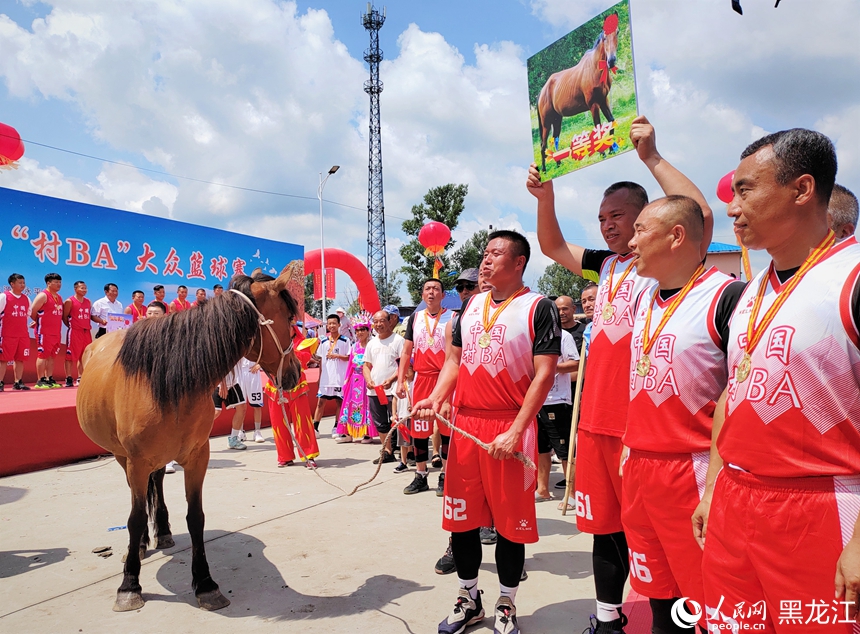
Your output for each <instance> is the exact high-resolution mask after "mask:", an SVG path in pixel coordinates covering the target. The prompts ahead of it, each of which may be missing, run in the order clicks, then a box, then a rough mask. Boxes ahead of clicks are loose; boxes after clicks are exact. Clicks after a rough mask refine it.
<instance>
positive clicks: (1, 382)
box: [0, 381, 3, 392]
mask: <svg viewBox="0 0 860 634" xmlns="http://www.w3.org/2000/svg"><path fill="white" fill-rule="evenodd" d="M2 391H3V381H0V392H2Z"/></svg>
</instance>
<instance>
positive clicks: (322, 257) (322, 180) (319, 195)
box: [317, 165, 340, 323]
mask: <svg viewBox="0 0 860 634" xmlns="http://www.w3.org/2000/svg"><path fill="white" fill-rule="evenodd" d="M339 169H340V165H332V166H331V169H330V170H329V171H328V174H326V177H325V178H323V175H322V172H320V186H319V189H318V190H317V198H319V201H320V266H321V267H322V275H321V276H320V277H321V279H322V315H320V321H321V322H323V323H325V316H326V305H325V299H326V296H325V244H324V242H323V198H322V195H323V187H325V184H326V181H327V180H328V178H329V176H331V175H332V174H334V173H335V172H336V171H338V170H339Z"/></svg>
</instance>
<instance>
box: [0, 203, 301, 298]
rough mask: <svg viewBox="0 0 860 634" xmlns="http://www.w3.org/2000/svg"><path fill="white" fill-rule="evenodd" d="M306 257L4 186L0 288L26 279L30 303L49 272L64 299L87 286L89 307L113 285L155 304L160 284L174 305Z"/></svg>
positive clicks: (269, 243) (292, 249) (282, 246)
mask: <svg viewBox="0 0 860 634" xmlns="http://www.w3.org/2000/svg"><path fill="white" fill-rule="evenodd" d="M249 228H250V227H249ZM303 258H304V248H303V247H302V246H300V245H296V244H289V243H285V242H275V241H273V240H265V239H263V238H255V237H252V236H248V235H242V234H238V233H232V232H230V231H222V230H220V229H211V228H209V227H201V226H198V225H192V224H188V223H185V222H177V221H175V220H167V219H165V218H157V217H153V216H146V215H144V214H138V213H133V212H128V211H118V210H116V209H109V208H107V207H97V206H95V205H87V204H84V203H78V202H73V201H69V200H62V199H59V198H50V197H48V196H40V195H38V194H30V193H26V192H20V191H16V190H12V189H5V188H0V286H2V287H5V289H8V288H9V286H8V284H7V278H8V276H9V275H10V274H11V273H20V274H22V275H23V276H24V278H25V281H26V283H27V288H26V290H25V294H26V295H28V296H29V297H30V299H31V300H32V299H33V298H34V297H35V296H36V294H37V293H38V292H39V291H41V290H43V289H44V288H45V274H46V273H59V274H60V275H61V276H62V277H63V288H62V290H61V291H60V294H61V295H62V296H63V297H64V298H65V297H67V296H69V295H72V294H73V293H74V290H73V288H72V284H73V283H74V282H75V281H76V280H83V281H84V282H86V283H87V287H88V294H87V296H88V297H89V298H90V299H91V301H95V300H96V299H98V298H100V297H103V295H104V293H103V291H102V289H103V287H104V285H105V284H108V283H112V284H116V285H117V286H118V287H119V301H121V302H122V303H123V305H124V306H127V305H128V304H129V303H131V293H132V291H134V290H142V291H143V292H144V294H145V295H146V301H147V302H148V301H150V300H152V299H153V293H152V289H153V287H154V286H157V285H163V286H164V288H165V291H166V296H165V300H166V301H168V302H169V301H171V300H173V299H174V298H175V297H176V291H177V288H178V287H179V286H180V285H184V286H187V287H188V301H191V302H193V301H194V295H195V291H196V290H197V289H198V288H203V289H206V292H207V296H209V297H211V296H212V287H213V286H214V285H216V284H221V285H222V286H224V287H225V288H226V287H227V285H228V284H229V281H230V278H231V277H233V275H234V274H236V273H244V274H246V275H250V274H251V272H252V271H253V270H254V269H256V268H258V267H259V268H261V269H262V270H263V272H265V273H267V274H269V275H272V276H274V277H277V276H278V273H280V271H281V270H282V269H283V268H284V267H285V266H287V265H288V264H289V263H290V262H292V261H293V260H302V259H303Z"/></svg>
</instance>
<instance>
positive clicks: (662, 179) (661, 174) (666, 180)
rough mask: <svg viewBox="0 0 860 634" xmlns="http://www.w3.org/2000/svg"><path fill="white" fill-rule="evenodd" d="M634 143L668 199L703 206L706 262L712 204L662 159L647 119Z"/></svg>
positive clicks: (639, 122) (637, 122)
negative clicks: (681, 198) (686, 199)
mask: <svg viewBox="0 0 860 634" xmlns="http://www.w3.org/2000/svg"><path fill="white" fill-rule="evenodd" d="M630 140H631V141H632V142H633V147H635V148H636V153H637V154H638V155H639V158H640V159H641V160H642V162H643V163H645V166H646V167H647V168H648V169H649V170H650V171H651V174H653V176H654V179H655V180H656V181H657V183H658V184H659V185H660V188H661V189H662V190H663V193H664V194H666V195H667V196H672V195H678V196H687V197H689V198H692V199H693V200H695V201H696V202H697V203H699V206H700V207H701V208H702V215H703V216H704V217H705V238H704V240H702V259H703V260H704V259H705V256H707V254H708V247H709V246H710V245H711V237H712V236H713V235H714V214H713V212H712V211H711V208H710V206H708V201H707V200H705V195H704V194H702V192H701V190H700V189H699V188H698V187H696V185H695V184H694V183H693V181H691V180H690V179H689V178H687V177H686V176H684V174H682V173H681V172H680V171H679V170H678V169H677V168H675V167H674V166H673V165H672V164H671V163H669V161H667V160H666V159H664V158H663V157H662V156H661V155H660V152H658V151H657V138H656V134H655V132H654V126H653V125H651V123H650V122H649V121H648V119H647V118H646V117H645V116H644V115H639V116H638V117H636V118H635V119H633V123H632V125H631V126H630ZM538 236H540V232H538Z"/></svg>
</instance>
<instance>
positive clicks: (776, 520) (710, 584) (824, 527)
mask: <svg viewBox="0 0 860 634" xmlns="http://www.w3.org/2000/svg"><path fill="white" fill-rule="evenodd" d="M858 512H860V475H855V476H842V477H810V478H765V477H758V476H754V475H752V474H750V473H747V472H744V471H739V470H737V469H734V468H732V467H728V466H726V467H725V468H724V469H723V470H722V471H721V472H720V474H719V476H718V477H717V483H716V486H715V487H714V499H713V502H712V503H711V511H710V515H709V516H708V532H707V535H706V539H705V553H704V558H703V561H702V573H703V576H704V585H705V603H706V606H707V608H706V614H708V623H709V626H710V627H711V628H712V629H713V627H714V625H715V624H716V623H718V621H719V622H720V623H723V624H727V623H729V624H734V623H739V624H741V625H740V627H741V628H744V629H748V630H753V629H754V628H753V626H756V625H758V626H759V628H758V629H759V631H766V632H776V633H778V634H783V633H786V632H787V633H792V634H819V633H820V634H824V633H827V634H833V633H834V632H852V631H853V632H858V631H860V626H854V629H852V625H850V624H849V623H847V619H846V614H845V605H844V604H841V603H840V602H839V601H838V600H834V598H833V593H834V581H833V580H834V577H835V576H836V562H837V560H838V559H839V555H840V554H841V553H842V549H843V547H844V546H845V544H846V543H847V541H848V540H849V539H850V538H851V535H852V533H853V531H854V523H855V522H856V521H857V515H858ZM739 604H740V608H739V607H738V605H739ZM813 604H815V605H818V606H822V604H823V606H824V607H818V608H816V607H814V606H813ZM744 623H748V624H749V625H747V626H744V625H743V624H744ZM762 623H764V625H765V627H764V628H761V627H760V626H761V624H762ZM723 627H724V628H725V627H726V626H725V625H723ZM722 631H725V630H722Z"/></svg>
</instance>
